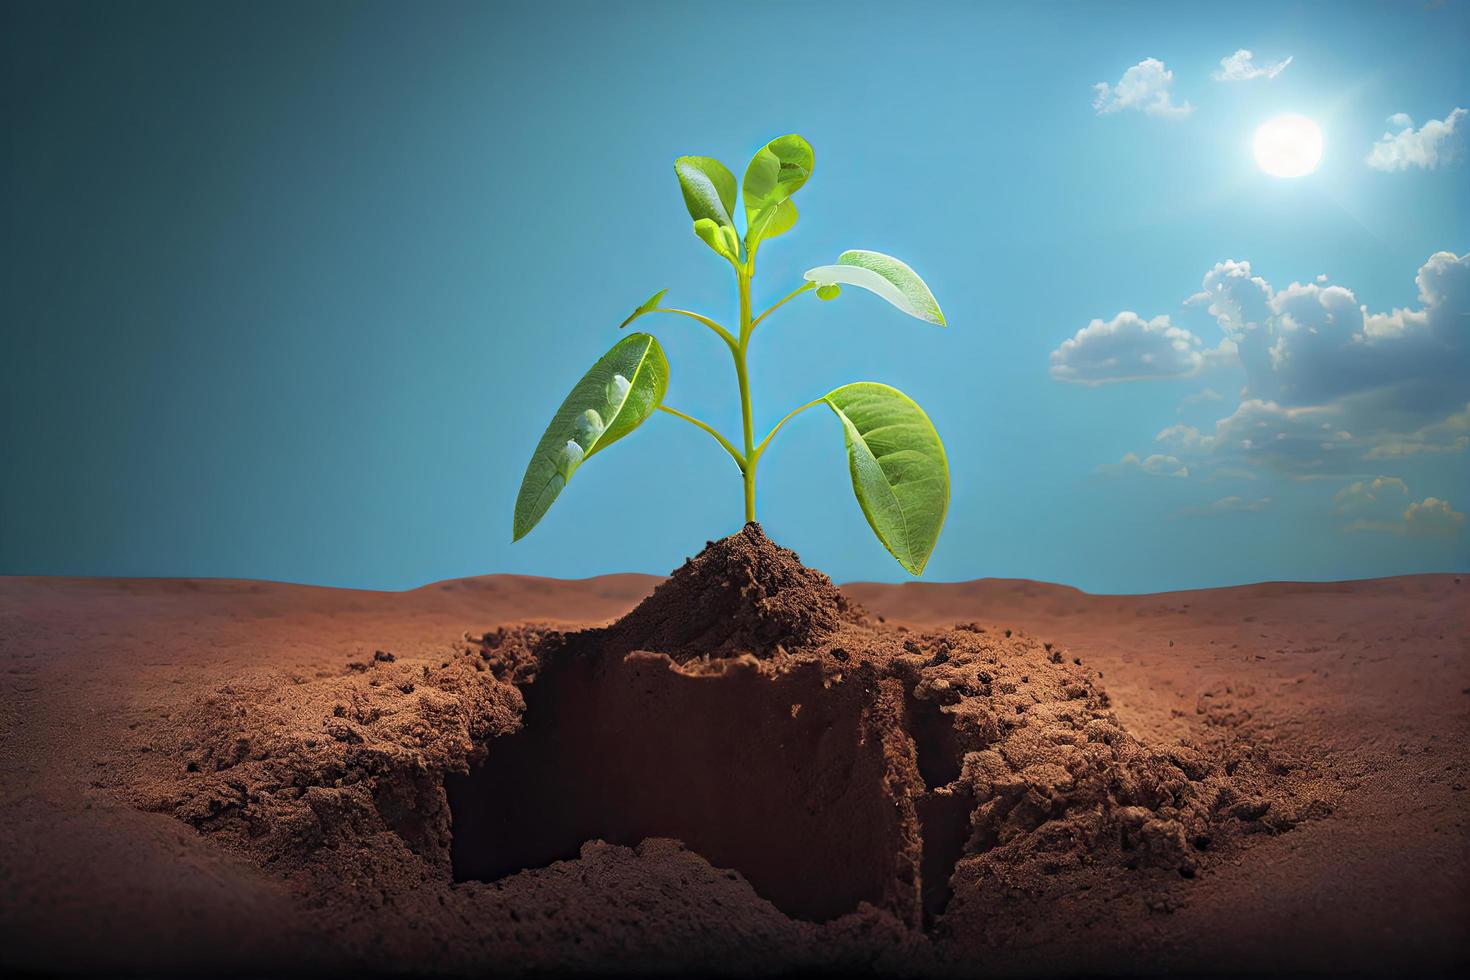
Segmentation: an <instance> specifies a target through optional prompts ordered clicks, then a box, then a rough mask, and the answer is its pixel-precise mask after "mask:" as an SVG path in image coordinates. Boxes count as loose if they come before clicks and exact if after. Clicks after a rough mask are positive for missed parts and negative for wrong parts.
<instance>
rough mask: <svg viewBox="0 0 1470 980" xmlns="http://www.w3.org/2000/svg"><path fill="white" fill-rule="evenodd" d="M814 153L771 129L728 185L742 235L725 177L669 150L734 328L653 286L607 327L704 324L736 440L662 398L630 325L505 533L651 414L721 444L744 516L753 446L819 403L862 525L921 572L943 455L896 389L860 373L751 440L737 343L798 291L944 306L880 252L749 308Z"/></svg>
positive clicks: (594, 375)
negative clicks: (721, 278)
mask: <svg viewBox="0 0 1470 980" xmlns="http://www.w3.org/2000/svg"><path fill="white" fill-rule="evenodd" d="M812 162H813V156H812V148H811V146H810V145H809V144H808V143H807V141H806V140H804V139H802V138H801V137H800V136H796V135H791V136H782V137H780V138H779V139H774V140H772V141H771V142H769V143H767V144H766V145H765V146H764V147H762V148H761V149H760V150H759V151H758V152H757V153H756V155H755V158H754V159H753V160H751V161H750V166H749V167H748V168H746V171H745V179H744V180H743V181H742V182H741V184H740V187H739V191H740V195H741V203H742V204H743V205H744V212H745V215H744V218H745V234H744V235H743V236H742V235H740V234H739V233H738V232H737V231H736V227H735V220H734V216H735V213H736V208H735V199H736V190H737V188H736V183H735V177H734V175H733V174H731V173H730V171H729V170H727V169H726V168H725V166H724V165H723V164H721V163H720V162H719V161H718V160H715V159H713V158H711V157H679V159H678V160H676V161H675V163H674V171H675V173H676V174H677V175H678V177H679V186H680V188H681V189H682V191H683V193H684V204H685V205H686V206H687V207H688V209H689V216H690V217H691V218H693V219H694V233H695V235H697V236H698V237H699V239H700V240H701V241H703V242H704V243H705V244H706V245H708V246H709V247H710V248H711V249H713V250H714V252H715V253H716V254H717V255H719V256H720V257H721V258H723V259H725V260H726V261H727V262H729V263H730V267H731V268H732V269H734V271H735V281H736V285H737V287H738V290H739V296H740V323H739V328H738V329H737V330H735V331H731V330H728V329H726V328H725V327H724V326H721V325H720V324H719V323H717V322H715V321H714V320H713V319H711V318H709V317H707V316H704V315H702V314H699V313H694V312H691V311H689V310H681V309H673V308H670V307H665V306H662V305H660V304H661V303H662V301H663V298H664V294H665V293H667V292H668V290H660V291H659V292H658V293H655V294H654V295H653V296H651V297H649V299H648V300H647V301H646V302H644V303H643V304H641V305H640V306H639V307H638V308H637V309H635V310H634V311H633V312H632V314H631V315H630V316H629V317H628V318H627V319H626V320H624V321H623V322H622V323H621V324H620V325H619V329H622V328H623V327H626V326H627V325H628V324H630V323H632V322H633V321H634V320H637V319H638V318H639V317H642V316H645V315H647V314H649V313H670V314H674V315H676V316H682V317H687V318H689V319H692V320H695V321H697V322H698V323H700V324H703V325H704V326H705V327H708V328H709V329H710V330H711V331H713V332H714V333H715V334H716V335H717V336H718V337H719V338H720V340H721V341H723V342H724V344H725V346H727V347H728V348H729V349H730V355H731V357H733V358H734V360H735V377H736V380H737V382H738V386H739V390H740V416H741V423H742V426H741V427H742V437H743V438H742V441H741V445H740V446H739V447H737V446H736V445H735V444H734V443H733V442H731V441H730V440H729V439H727V438H725V436H723V435H721V434H720V433H719V432H718V431H716V430H715V429H714V427H712V426H710V425H707V424H706V423H704V422H702V421H700V420H699V419H696V418H694V417H692V416H690V415H687V414H685V413H684V412H680V411H678V410H677V409H674V408H671V407H669V406H668V405H665V404H663V398H664V393H665V392H666V391H667V389H668V381H669V364H668V361H667V360H666V359H665V357H664V353H663V349H662V348H661V347H659V344H658V341H657V340H656V339H654V338H653V337H652V336H651V335H649V334H646V333H634V334H631V335H629V336H627V337H625V338H624V339H623V340H621V341H619V342H618V343H617V344H615V345H614V346H613V348H612V349H611V350H610V351H608V352H607V353H606V354H604V355H603V356H602V358H601V359H600V360H599V361H598V362H597V363H596V364H594V365H593V366H592V369H591V370H590V371H588V372H587V374H586V375H584V376H583V378H582V380H581V381H579V382H577V385H576V387H574V388H573V389H572V392H571V394H569V395H568V396H567V398H566V400H565V401H564V402H562V405H561V408H560V409H558V410H557V413H556V415H555V417H553V418H552V420H551V424H550V425H549V426H547V427H546V432H545V434H544V435H543V436H542V437H541V441H540V442H539V443H538V444H537V445H536V451H535V453H533V454H532V456H531V462H530V464H529V465H528V466H527V467H526V475H525V477H524V478H523V479H522V481H521V489H520V493H519V494H518V495H517V497H516V508H515V532H514V533H515V540H517V541H518V540H520V539H521V538H522V537H524V536H525V535H526V534H527V533H528V532H530V530H531V529H532V528H533V527H535V526H536V524H537V522H538V521H540V520H541V517H542V515H544V514H545V513H546V510H547V508H549V507H550V506H551V504H552V502H553V501H554V500H555V499H556V497H557V495H558V494H560V493H561V491H562V489H563V488H564V487H565V486H566V484H567V481H568V480H570V479H571V477H572V474H573V473H575V472H576V470H577V468H578V467H579V466H581V465H582V463H583V462H585V461H586V460H587V459H588V458H589V457H591V456H593V455H594V454H596V453H599V452H601V451H602V450H604V449H606V448H607V447H608V446H610V445H612V444H613V443H614V442H616V441H618V440H619V439H621V438H622V437H623V436H625V435H627V434H628V433H630V432H632V431H633V430H634V429H635V428H637V427H638V426H639V425H641V424H642V423H643V421H644V420H645V419H647V418H648V417H649V416H651V415H652V414H653V413H654V411H655V410H657V411H662V412H665V413H667V414H669V415H672V416H675V417H676V418H680V419H683V420H684V421H685V422H688V423H689V424H690V425H694V426H697V427H698V428H700V429H702V430H703V431H705V432H707V433H708V434H709V435H711V436H713V437H714V439H715V440H716V441H717V442H718V443H719V444H720V446H721V447H723V448H724V450H725V452H727V453H729V454H730V457H731V458H732V459H733V460H734V461H735V465H736V466H737V467H739V470H740V475H741V482H742V484H743V487H744V496H745V520H746V521H753V520H755V475H756V467H757V466H758V465H759V463H760V459H761V456H762V454H764V453H765V451H766V447H767V446H769V445H770V443H771V439H772V438H774V437H775V435H776V433H777V432H779V431H781V427H782V426H783V425H785V424H786V423H787V422H788V421H790V420H791V419H792V418H793V417H794V416H796V415H797V414H798V413H800V412H802V411H805V410H806V409H808V408H812V407H813V406H816V405H826V406H827V407H828V408H830V409H831V410H832V411H833V413H835V414H836V416H837V418H838V420H839V421H840V422H841V423H842V429H843V433H844V436H845V439H846V445H847V458H848V468H849V470H850V471H851V474H852V489H853V492H854V493H855V494H856V496H857V499H858V503H859V505H860V506H861V507H862V510H863V514H864V515H866V517H867V519H868V524H869V525H870V526H871V527H872V529H873V533H874V534H876V535H877V536H878V540H879V541H881V542H882V543H883V545H884V547H886V548H887V549H888V551H889V552H890V553H891V554H892V555H893V557H895V558H897V559H898V562H899V564H901V565H903V567H904V568H906V569H908V570H909V571H910V572H912V573H913V574H914V575H918V574H920V573H922V572H923V570H924V565H925V564H926V563H927V562H928V560H929V555H930V554H931V553H932V552H933V550H934V545H935V542H936V541H938V539H939V531H940V528H941V527H942V526H943V524H944V515H945V511H946V510H947V509H948V507H949V464H948V462H947V461H946V459H945V456H944V445H943V443H941V442H940V441H939V433H938V432H936V431H935V430H934V426H933V424H932V423H931V422H930V421H929V417H928V416H927V415H925V414H924V411H923V409H921V408H919V406H918V405H916V404H915V403H914V402H913V400H912V399H910V398H909V397H908V396H907V395H905V394H904V393H903V392H901V391H899V390H898V389H897V388H891V387H889V386H888V385H883V384H877V383H875V382H871V381H860V382H857V383H855V384H849V385H843V386H842V387H841V388H837V389H835V390H833V391H829V392H828V393H827V394H825V395H823V396H822V397H820V398H817V399H814V400H812V401H810V402H807V403H806V404H805V405H800V406H798V407H796V408H794V409H792V410H791V411H790V412H788V413H787V414H786V415H785V416H784V417H783V418H782V419H781V420H780V421H779V422H777V423H776V425H775V427H774V428H773V429H771V431H770V434H769V435H767V436H766V437H765V438H764V439H762V440H761V441H760V442H759V443H756V441H755V430H754V428H753V427H752V424H751V404H750V373H749V368H748V366H747V363H746V352H747V350H748V349H749V346H750V338H751V335H752V334H753V333H754V332H755V329H756V328H757V327H758V326H760V325H761V323H763V322H764V321H765V320H766V318H767V317H769V316H770V315H771V314H772V313H774V312H775V311H776V310H777V309H779V308H780V307H781V306H783V305H784V304H786V303H788V302H790V301H791V300H793V299H795V298H796V297H797V296H800V295H802V294H803V293H806V292H815V293H816V294H817V296H818V298H820V299H823V300H831V299H835V298H837V296H838V295H839V294H840V292H841V288H842V287H843V286H856V287H859V288H861V289H866V290H868V291H870V292H873V293H876V294H877V295H879V296H881V297H883V298H884V299H885V300H887V301H888V302H889V303H891V304H893V305H894V306H896V307H897V308H898V309H900V310H902V311H903V312H905V313H907V314H908V315H909V316H912V317H916V318H917V319H920V320H924V321H926V322H928V323H933V324H936V325H938V326H941V327H942V326H944V325H945V324H944V315H943V314H942V313H941V312H940V310H939V304H938V303H936V302H935V301H934V296H933V294H932V293H930V292H929V287H928V286H926V285H924V281H923V280H922V279H920V278H919V277H918V275H917V274H916V273H915V272H914V271H913V270H912V269H910V268H909V267H908V266H907V265H904V264H903V263H902V262H900V261H899V260H898V259H895V258H892V257H890V256H887V255H882V254H880V253H878V252H868V251H848V252H843V253H842V254H841V255H839V256H838V257H837V262H836V263H835V264H833V265H824V266H818V267H817V268H815V269H811V270H810V271H808V272H807V273H806V275H805V277H804V278H805V280H806V281H805V282H804V283H803V284H802V285H801V286H799V287H797V288H796V289H794V290H792V291H791V292H790V293H788V294H787V295H786V296H784V297H783V298H782V299H780V300H778V301H777V302H776V303H775V304H774V305H772V306H771V307H770V308H769V309H767V310H766V311H765V312H764V313H762V314H760V315H759V316H752V315H751V304H750V283H751V279H752V277H753V276H754V275H755V259H756V254H757V252H758V251H759V250H760V248H761V246H762V245H763V244H764V243H765V242H766V241H768V240H770V239H772V238H775V237H776V236H777V235H781V234H783V233H785V232H787V231H789V230H790V229H791V226H792V225H794V224H795V223H796V206H795V205H794V204H793V203H792V201H791V197H792V195H793V194H795V193H796V192H797V191H798V190H800V189H801V187H802V185H803V184H805V183H806V181H807V178H808V177H810V176H811V172H812Z"/></svg>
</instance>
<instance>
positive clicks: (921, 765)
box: [122, 525, 1328, 972]
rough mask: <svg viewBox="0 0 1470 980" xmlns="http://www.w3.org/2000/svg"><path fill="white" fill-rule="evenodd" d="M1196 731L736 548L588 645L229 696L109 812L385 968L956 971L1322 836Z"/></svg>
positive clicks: (979, 630) (511, 634)
mask: <svg viewBox="0 0 1470 980" xmlns="http://www.w3.org/2000/svg"><path fill="white" fill-rule="evenodd" d="M1219 730H1220V737H1219V738H1218V739H1215V740H1212V741H1210V742H1209V743H1201V744H1192V745H1185V744H1176V745H1170V746H1168V747H1167V748H1159V749H1152V748H1150V747H1148V746H1145V745H1143V744H1141V743H1140V742H1139V741H1138V740H1137V739H1135V738H1134V737H1133V736H1131V735H1130V734H1129V733H1128V732H1127V731H1125V730H1124V728H1123V727H1122V726H1121V725H1120V724H1119V722H1118V720H1117V718H1116V717H1115V715H1114V714H1113V712H1112V711H1111V710H1110V706H1109V702H1108V696H1107V694H1106V693H1105V691H1104V690H1103V688H1102V686H1101V683H1100V675H1099V674H1098V673H1097V672H1096V671H1094V670H1092V669H1090V668H1089V667H1088V666H1087V665H1086V664H1085V663H1084V661H1083V659H1082V658H1081V657H1079V656H1076V655H1074V654H1073V653H1072V652H1071V651H1064V650H1062V649H1060V648H1057V647H1054V646H1053V645H1052V644H1050V643H1045V642H1042V641H1040V640H1036V639H1032V638H1030V637H1026V636H1022V635H1019V634H1015V635H1012V632H1011V631H1010V630H1003V631H988V630H987V629H986V628H985V627H981V626H978V625H973V624H970V625H960V626H957V627H956V628H954V629H952V630H948V631H941V632H933V633H916V632H908V631H905V630H903V629H902V628H899V629H890V628H888V627H886V626H885V625H884V624H882V623H881V622H875V621H874V620H873V619H871V618H870V617H868V616H867V615H866V614H865V613H864V612H863V611H862V610H861V609H860V608H858V607H857V606H855V605H854V604H853V603H851V602H850V601H849V600H848V599H847V598H845V597H844V596H843V595H842V593H840V592H839V591H838V590H837V589H836V588H835V587H834V586H833V585H832V583H831V582H830V581H829V580H828V579H827V578H826V576H824V575H821V574H820V573H818V572H815V571H812V570H811V569H808V568H806V567H804V566H803V565H802V564H801V563H800V561H799V560H798V559H797V557H796V555H795V554H794V553H792V552H790V551H787V550H785V549H782V548H779V547H777V546H775V545H774V544H772V543H771V542H770V541H769V540H767V539H766V537H765V536H764V534H763V533H762V532H761V530H760V528H759V527H758V526H756V525H748V526H747V527H746V528H745V529H744V530H743V531H741V532H740V533H739V534H736V535H733V536H732V537H730V538H727V539H724V540H722V541H719V542H714V543H711V544H710V545H709V546H708V547H707V548H706V549H705V550H704V551H703V552H702V553H701V554H700V555H699V556H697V557H696V558H694V559H692V560H691V561H689V562H688V563H686V564H685V565H684V566H683V567H682V568H681V569H679V570H678V571H677V572H675V573H674V575H673V576H672V577H671V578H670V579H669V580H668V581H667V582H665V583H664V584H663V585H661V586H659V587H658V589H657V590H656V591H655V592H654V593H653V595H651V596H650V597H649V598H648V599H647V600H645V601H644V602H643V603H642V605H640V606H639V607H638V608H637V609H635V610H634V611H632V612H631V613H629V614H628V615H627V616H625V617H623V618H622V619H621V620H619V621H617V622H616V623H614V624H612V625H610V626H608V627H604V628H600V629H591V630H584V631H580V632H573V633H561V632H557V631H553V630H549V629H538V628H517V629H509V630H506V629H502V630H498V631H496V632H494V633H491V634H486V635H483V636H475V637H466V638H465V639H464V640H463V641H462V642H460V643H458V644H455V645H454V646H453V647H452V648H450V647H446V649H445V651H444V653H443V655H442V657H439V658H434V659H424V658H413V659H409V658H399V657H397V656H395V655H394V654H393V653H391V652H388V651H379V652H378V653H377V654H376V655H375V656H374V657H373V658H372V659H371V660H367V659H362V660H359V661H357V662H353V663H349V664H347V665H346V667H345V669H344V670H343V671H342V672H341V673H340V674H338V675H333V676H322V677H304V676H288V677H282V676H281V675H280V674H278V673H265V672H262V673H261V674H259V675H256V676H244V677H242V678H241V679H240V680H239V681H238V682H237V683H234V684H231V685H230V686H229V687H227V688H225V689H223V690H221V691H219V692H217V693H216V694H214V695H213V696H211V697H209V698H207V699H205V700H203V701H200V702H198V703H196V704H195V705H194V706H193V707H192V708H191V709H190V710H189V711H187V712H185V713H184V714H182V715H175V716H174V717H172V718H169V719H167V720H166V723H164V724H161V725H160V726H159V728H158V729H157V730H155V731H151V732H149V733H147V738H148V739H149V741H150V748H152V749H153V751H152V752H150V753H146V754H142V755H139V756H138V758H139V759H141V761H140V762H138V763H137V768H136V770H135V771H134V772H132V773H130V774H128V776H127V778H126V779H125V780H123V781H122V785H123V786H124V787H125V788H126V791H127V792H129V793H130V794H131V796H132V798H133V800H134V801H135V802H136V803H138V804H139V805H141V806H143V807H145V808H147V809H152V810H162V811H166V812H171V813H173V814H176V815H177V816H178V817H179V818H180V819H183V820H185V821H187V822H188V823H190V824H192V825H193V826H194V827H196V828H198V829H199V830H200V831H201V832H203V833H205V834H208V835H210V836H212V837H213V838H214V839H216V840H218V841H220V842H221V843H223V844H225V845H227V846H228V847H230V848H232V849H235V850H237V851H238V852H241V853H243V854H245V855H247V856H248V857H249V858H251V859H252V860H254V861H256V862H258V863H259V864H261V865H262V866H264V867H265V868H267V869H268V870H269V871H270V872H271V873H273V874H275V875H277V876H280V877H283V878H285V879H287V880H288V881H289V882H291V884H292V885H293V886H294V887H295V888H296V889H298V890H299V891H300V893H301V894H302V895H303V896H304V897H305V899H306V901H307V903H308V904H309V905H310V907H312V908H313V910H314V914H315V915H317V916H318V918H319V920H320V922H321V923H322V925H323V927H324V928H328V929H331V930H333V931H335V932H338V933H339V934H341V935H345V936H346V937H347V940H346V942H347V945H348V947H349V948H350V949H352V950H353V951H355V952H356V954H357V955H358V956H359V957H360V960H361V962H363V963H370V964H372V965H373V966H375V967H378V968H382V967H384V966H387V967H389V968H413V969H416V970H425V969H427V970H450V971H455V970H464V971H468V970H478V969H483V968H486V967H491V968H501V969H521V970H527V969H558V968H559V969H576V968H583V969H585V968H589V967H596V968H600V969H609V968H612V969H616V968H619V967H635V966H636V967H641V968H650V967H660V968H665V969H678V968H694V967H705V968H708V967H710V966H718V967H719V968H721V969H723V970H726V971H731V972H739V971H742V970H773V969H802V968H810V967H815V966H846V967H851V966H858V965H865V966H876V967H880V968H882V967H896V966H900V965H902V966H904V967H905V968H908V969H916V968H934V969H938V968H942V967H944V966H945V965H946V964H949V965H954V961H956V960H959V959H963V960H964V961H965V965H966V966H967V967H968V968H971V969H973V968H974V967H975V966H976V965H977V962H978V961H977V960H976V957H984V956H985V955H987V951H995V950H1000V949H1015V948H1017V947H1024V946H1026V945H1028V944H1031V943H1039V942H1042V941H1043V939H1044V937H1045V936H1046V935H1048V934H1052V933H1054V932H1055V926H1054V925H1052V926H1048V925H1047V924H1046V919H1047V917H1048V916H1051V915H1055V914H1056V913H1057V910H1058V909H1059V908H1065V909H1068V910H1072V911H1074V912H1075V913H1076V914H1079V915H1082V916H1084V917H1085V916H1088V915H1093V916H1096V915H1107V914H1114V912H1116V910H1117V909H1118V908H1119V907H1120V904H1119V903H1123V904H1126V903H1130V902H1131V903H1135V904H1137V903H1142V904H1143V905H1144V906H1146V907H1148V908H1151V909H1153V910H1154V911H1156V912H1166V911H1167V910H1168V908H1169V907H1170V905H1171V903H1175V902H1177V901H1178V900H1179V899H1178V895H1179V890H1180V889H1181V888H1187V887H1188V879H1190V878H1192V877H1193V876H1195V875H1196V874H1197V873H1199V871H1200V870H1201V868H1202V867H1204V866H1205V865H1207V864H1208V863H1209V862H1210V861H1211V860H1213V859H1216V858H1217V857H1218V856H1219V855H1221V854H1226V853H1229V852H1230V851H1232V850H1233V849H1235V848H1237V847H1238V845H1239V843H1240V841H1241V839H1242V838H1243V836H1244V835H1247V834H1251V833H1256V832H1279V831H1282V830H1285V829H1288V828H1289V827H1291V826H1292V825H1293V824H1295V823H1296V822H1297V821H1300V820H1302V819H1307V818H1310V817H1313V816H1318V815H1322V814H1323V813H1325V812H1327V809H1328V802H1327V801H1324V800H1321V799H1316V798H1310V797H1307V796H1301V797H1299V796H1298V795H1296V793H1295V792H1294V791H1293V790H1292V789H1291V783H1290V780H1288V779H1286V778H1285V774H1286V772H1287V767H1285V766H1283V765H1282V764H1281V763H1280V762H1279V761H1273V760H1272V759H1271V758H1270V757H1269V755H1268V753H1267V752H1266V751H1265V750H1264V749H1262V748H1259V747H1253V746H1251V745H1249V744H1247V743H1243V742H1241V741H1240V740H1238V739H1237V738H1236V736H1235V734H1234V729H1232V728H1231V727H1230V726H1221V727H1220V729H1219ZM717 869H723V870H717ZM1012 962H1014V959H1013V960H1012Z"/></svg>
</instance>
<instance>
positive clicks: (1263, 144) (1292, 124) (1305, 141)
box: [1255, 113, 1322, 177]
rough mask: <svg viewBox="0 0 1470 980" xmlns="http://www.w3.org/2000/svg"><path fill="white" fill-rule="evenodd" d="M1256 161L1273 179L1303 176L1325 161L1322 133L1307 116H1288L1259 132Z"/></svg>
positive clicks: (1280, 118)
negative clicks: (1323, 158)
mask: <svg viewBox="0 0 1470 980" xmlns="http://www.w3.org/2000/svg"><path fill="white" fill-rule="evenodd" d="M1255 150H1256V162H1257V163H1259V164H1260V165H1261V169H1262V170H1264V171H1266V173H1268V174H1270V175H1271V176H1272V177H1303V176H1306V175H1307V174H1309V173H1311V172H1312V171H1313V170H1316V169H1317V164H1318V163H1320V162H1321V160H1322V130H1321V129H1319V128H1318V127H1317V124H1316V123H1314V122H1312V120H1310V119H1308V118H1307V117H1306V116H1298V115H1296V114H1295V113H1288V114H1287V115H1284V116H1277V117H1276V118H1275V119H1270V120H1267V121H1266V122H1265V123H1264V124H1263V125H1262V126H1261V128H1260V129H1258V130H1256V138H1255Z"/></svg>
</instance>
